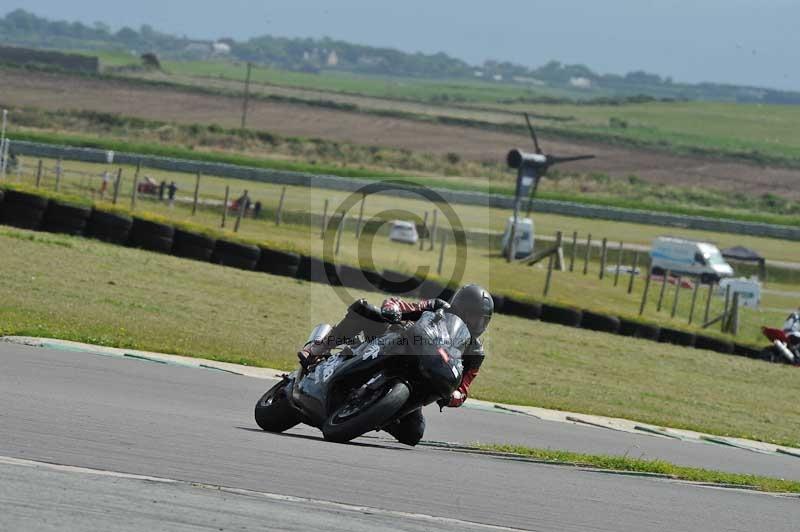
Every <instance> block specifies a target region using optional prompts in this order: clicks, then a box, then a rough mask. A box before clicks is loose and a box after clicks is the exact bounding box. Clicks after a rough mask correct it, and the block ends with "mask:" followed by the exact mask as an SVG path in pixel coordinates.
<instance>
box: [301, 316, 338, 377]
mask: <svg viewBox="0 0 800 532" xmlns="http://www.w3.org/2000/svg"><path fill="white" fill-rule="evenodd" d="M332 330H333V328H332V327H331V326H330V325H328V324H327V323H321V324H320V325H317V326H316V327H314V330H313V331H311V334H310V335H309V336H308V341H306V343H305V345H304V346H303V348H302V349H301V350H300V351H298V352H297V358H298V359H299V360H300V365H301V366H303V367H304V368H305V369H308V368H309V367H310V366H313V365H314V364H316V363H317V362H318V361H319V359H320V358H322V357H323V356H324V355H325V353H326V352H328V350H329V349H330V348H331V347H332V346H331V345H330V336H331V331H332Z"/></svg>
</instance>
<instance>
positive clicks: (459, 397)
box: [436, 390, 467, 410]
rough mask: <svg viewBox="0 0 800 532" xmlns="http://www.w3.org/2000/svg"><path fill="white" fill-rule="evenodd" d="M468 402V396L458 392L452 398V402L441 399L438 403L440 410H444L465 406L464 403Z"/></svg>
mask: <svg viewBox="0 0 800 532" xmlns="http://www.w3.org/2000/svg"><path fill="white" fill-rule="evenodd" d="M466 400H467V396H466V395H464V394H463V393H461V392H460V391H458V390H456V391H454V392H453V394H452V395H451V396H450V400H449V401H447V400H446V399H440V400H439V401H437V402H436V404H438V405H439V409H440V410H444V407H448V408H458V407H459V406H461V405H463V404H464V401H466Z"/></svg>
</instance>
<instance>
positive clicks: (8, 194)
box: [0, 189, 49, 229]
mask: <svg viewBox="0 0 800 532" xmlns="http://www.w3.org/2000/svg"><path fill="white" fill-rule="evenodd" d="M48 203H49V200H48V199H47V198H45V197H42V196H37V195H36V194H28V193H27V192H20V191H18V190H11V189H7V190H6V191H5V198H4V199H3V209H2V211H0V222H2V223H4V224H5V225H11V226H13V227H18V228H20V229H39V228H40V227H41V226H42V220H43V219H44V213H45V211H46V210H47V205H48Z"/></svg>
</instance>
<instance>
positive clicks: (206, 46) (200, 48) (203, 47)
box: [183, 41, 213, 54]
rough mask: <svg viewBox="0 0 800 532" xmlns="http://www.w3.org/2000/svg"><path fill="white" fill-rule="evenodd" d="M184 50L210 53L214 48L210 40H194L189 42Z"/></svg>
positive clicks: (194, 52)
mask: <svg viewBox="0 0 800 532" xmlns="http://www.w3.org/2000/svg"><path fill="white" fill-rule="evenodd" d="M183 50H184V51H185V52H189V53H192V54H208V53H211V52H212V51H213V48H212V46H211V43H210V42H204V41H194V42H190V43H189V44H187V45H186V47H185V48H184V49H183Z"/></svg>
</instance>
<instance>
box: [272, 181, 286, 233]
mask: <svg viewBox="0 0 800 532" xmlns="http://www.w3.org/2000/svg"><path fill="white" fill-rule="evenodd" d="M284 199H286V187H283V190H281V199H280V200H278V212H276V213H275V225H281V221H282V220H283V218H282V213H283V200H284Z"/></svg>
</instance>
